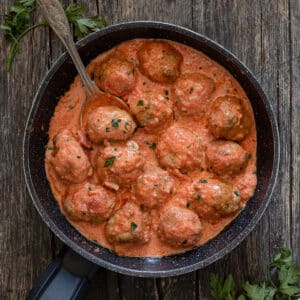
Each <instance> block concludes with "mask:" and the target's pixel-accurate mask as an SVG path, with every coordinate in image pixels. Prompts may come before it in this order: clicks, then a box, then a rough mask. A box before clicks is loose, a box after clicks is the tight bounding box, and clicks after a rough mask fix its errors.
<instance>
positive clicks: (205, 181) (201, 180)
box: [199, 179, 208, 183]
mask: <svg viewBox="0 0 300 300" xmlns="http://www.w3.org/2000/svg"><path fill="white" fill-rule="evenodd" d="M199 182H200V183H207V182H208V181H207V180H206V179H200V180H199Z"/></svg>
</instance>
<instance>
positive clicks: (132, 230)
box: [130, 222, 138, 232]
mask: <svg viewBox="0 0 300 300" xmlns="http://www.w3.org/2000/svg"><path fill="white" fill-rule="evenodd" d="M137 227H138V226H137V224H135V223H134V222H131V224H130V231H131V232H134V231H135V230H136V229H137Z"/></svg>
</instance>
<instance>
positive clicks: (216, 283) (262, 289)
mask: <svg viewBox="0 0 300 300" xmlns="http://www.w3.org/2000/svg"><path fill="white" fill-rule="evenodd" d="M299 284H300V266H296V265H294V264H293V261H292V254H291V251H290V250H289V249H287V248H283V249H282V250H281V252H280V253H278V254H275V255H274V256H273V259H272V262H271V264H270V265H269V276H268V279H267V280H266V281H264V282H260V283H249V282H248V281H247V282H246V283H244V284H243V286H242V287H243V293H242V294H241V295H239V296H237V295H236V294H237V290H236V284H235V282H234V278H233V277H232V275H228V276H227V277H226V278H224V277H222V276H219V275H216V274H211V275H210V292H211V295H212V297H213V299H215V300H247V299H251V300H272V299H276V300H288V299H297V300H298V299H300V287H299Z"/></svg>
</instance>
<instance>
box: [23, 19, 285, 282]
mask: <svg viewBox="0 0 300 300" xmlns="http://www.w3.org/2000/svg"><path fill="white" fill-rule="evenodd" d="M140 27H143V28H149V29H164V30H170V31H173V32H178V33H179V34H184V35H187V36H189V37H191V38H193V39H197V40H200V41H201V42H204V43H206V44H207V45H209V47H212V48H214V49H215V50H217V51H218V52H220V53H222V54H223V55H225V56H226V57H227V58H229V59H230V60H231V61H232V62H233V63H234V64H235V65H236V66H237V67H238V68H239V69H241V70H242V71H244V72H245V74H246V77H247V78H248V80H249V81H250V82H251V83H252V84H253V86H254V87H255V89H256V91H257V92H258V93H259V95H260V97H261V100H262V101H263V103H264V106H265V108H266V111H267V114H268V117H269V121H270V123H271V128H272V134H273V143H274V161H273V168H272V174H271V178H270V183H269V186H268V189H267V191H266V193H265V197H264V199H263V201H262V203H261V205H260V208H259V209H258V210H257V212H256V214H255V216H254V217H253V218H252V220H251V221H250V222H249V223H248V225H247V226H246V227H245V228H244V229H243V231H241V232H240V234H239V235H237V236H236V237H235V238H234V239H233V240H232V241H231V242H230V243H228V244H227V246H226V247H225V248H223V249H221V250H220V251H218V252H216V253H215V254H214V255H212V256H210V257H208V258H207V259H205V260H202V261H200V262H197V261H195V262H194V263H193V264H190V265H187V266H184V267H181V268H174V269H172V270H167V271H150V270H136V269H129V268H124V267H121V266H119V265H117V264H113V263H110V262H107V261H106V260H103V259H101V258H99V257H96V256H95V255H93V254H92V253H90V252H89V251H87V250H85V249H83V248H82V247H80V246H78V245H77V244H76V243H75V242H74V241H72V240H71V239H70V238H69V237H68V236H67V235H65V233H64V232H63V231H61V230H60V229H59V228H58V226H57V225H56V224H55V222H53V220H52V219H51V218H50V216H49V215H48V214H47V213H46V211H45V210H44V208H43V207H42V205H41V203H40V201H39V198H38V195H37V193H36V190H35V187H34V185H33V182H32V178H31V175H30V166H29V137H30V129H31V126H32V123H33V117H34V116H35V113H36V111H37V108H38V106H39V101H40V99H41V97H42V95H43V93H44V92H45V89H46V87H47V85H48V83H49V81H50V79H51V78H52V75H53V74H55V72H56V71H57V69H58V68H59V67H60V66H61V64H62V63H63V62H64V61H65V59H66V58H67V54H66V53H64V54H62V55H61V56H60V57H59V58H58V60H57V61H56V62H55V63H54V64H53V66H52V67H51V68H50V70H49V71H48V72H47V74H46V76H45V77H44V79H43V80H42V83H41V84H40V86H39V88H38V91H37V93H36V96H35V98H34V101H33V104H32V107H31V109H30V113H29V116H28V119H27V122H26V127H25V132H24V139H23V157H22V159H23V170H24V175H25V181H26V185H27V189H28V191H29V194H30V196H31V198H32V200H33V203H34V205H35V207H36V209H37V210H38V212H39V214H40V215H41V217H42V218H43V220H44V221H45V223H46V224H47V225H48V226H49V228H50V229H51V230H52V231H53V232H54V234H55V235H56V236H57V237H58V238H59V239H60V240H62V241H63V242H64V243H65V244H67V245H68V246H69V247H71V248H72V249H73V250H74V251H75V252H77V253H78V254H80V255H82V256H83V257H85V258H86V259H88V260H90V261H92V262H93V263H95V264H97V265H99V266H102V267H105V268H107V269H109V270H112V271H115V272H119V273H122V274H126V275H132V276H138V277H167V276H175V275H180V274H184V273H188V272H191V271H195V270H197V269H200V268H204V267H206V266H208V265H209V264H211V263H213V262H215V261H217V260H219V259H220V258H222V257H223V256H225V255H226V254H228V253H229V252H230V251H232V250H233V249H234V248H235V247H237V246H238V245H239V244H240V243H241V242H242V241H243V240H244V239H245V238H246V236H247V235H248V234H249V233H250V232H251V231H252V230H253V228H254V227H255V225H256V224H257V223H258V221H259V220H260V218H261V217H262V215H263V213H264V212H265V210H266V208H267V206H268V204H269V202H270V199H271V196H272V193H273V190H274V186H275V181H276V179H277V176H278V170H279V161H280V144H279V132H278V126H277V123H276V121H275V115H274V112H273V110H272V107H271V105H270V102H269V100H268V98H267V96H266V94H265V93H264V91H263V90H262V88H261V86H260V84H259V83H258V81H257V80H256V78H255V76H254V75H253V74H252V73H251V72H250V70H249V69H248V68H247V67H246V66H245V65H244V64H243V63H241V62H240V60H239V59H238V58H237V57H236V56H235V55H233V54H232V53H231V52H229V51H228V50H226V49H225V48H224V47H222V46H221V45H219V44H217V43H216V42H214V41H212V40H211V39H209V38H207V37H205V36H203V35H201V34H199V33H196V32H194V31H192V30H189V29H187V28H184V27H181V26H177V25H173V24H169V23H162V22H154V21H134V22H126V23H120V24H116V25H112V26H108V27H106V28H104V29H102V30H99V31H98V32H95V33H93V34H91V35H89V36H87V37H86V38H84V39H82V40H80V41H79V42H78V43H77V46H78V47H82V46H84V45H86V44H88V43H89V42H91V41H93V40H95V39H98V38H100V37H102V36H104V35H107V34H110V33H112V32H116V31H119V30H121V29H134V28H140Z"/></svg>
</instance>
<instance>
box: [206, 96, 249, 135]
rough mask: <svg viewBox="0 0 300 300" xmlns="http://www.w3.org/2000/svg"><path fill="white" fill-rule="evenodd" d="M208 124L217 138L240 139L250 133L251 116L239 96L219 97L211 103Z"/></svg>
mask: <svg viewBox="0 0 300 300" xmlns="http://www.w3.org/2000/svg"><path fill="white" fill-rule="evenodd" d="M208 126H209V129H210V131H211V132H212V134H213V135H214V136H215V137H216V138H225V139H227V140H233V141H240V140H242V139H243V138H244V137H245V136H246V135H247V134H248V133H249V130H250V116H249V114H248V112H247V111H246V110H245V109H244V107H243V105H242V103H241V100H240V99H239V98H236V97H230V96H225V97H219V98H217V99H216V100H214V102H213V103H212V105H211V108H210V112H209V115H208Z"/></svg>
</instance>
